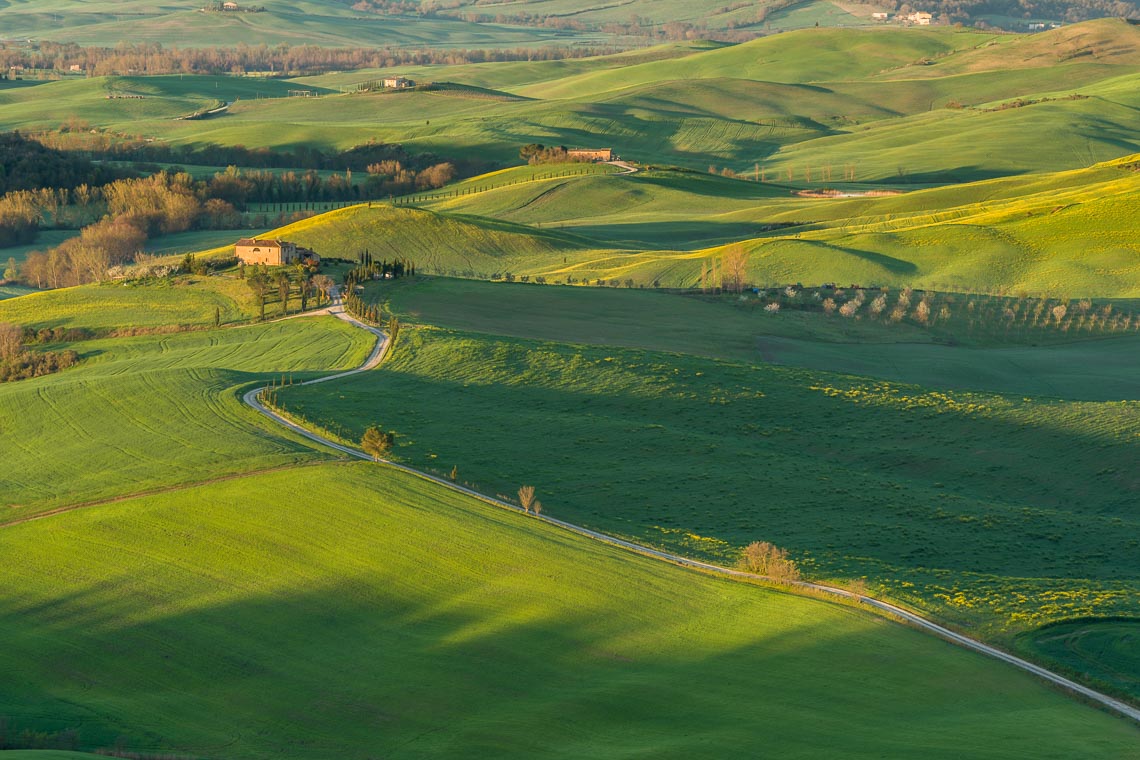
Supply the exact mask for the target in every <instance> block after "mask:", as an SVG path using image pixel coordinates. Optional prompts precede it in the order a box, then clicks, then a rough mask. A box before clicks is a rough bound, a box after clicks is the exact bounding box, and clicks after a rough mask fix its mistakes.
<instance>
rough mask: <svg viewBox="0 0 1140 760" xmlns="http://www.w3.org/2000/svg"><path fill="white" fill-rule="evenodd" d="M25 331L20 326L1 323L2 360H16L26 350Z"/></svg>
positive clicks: (0, 356)
mask: <svg viewBox="0 0 1140 760" xmlns="http://www.w3.org/2000/svg"><path fill="white" fill-rule="evenodd" d="M23 344H24V330H23V328H22V327H20V326H19V325H13V324H10V323H8V322H0V359H3V360H8V359H14V358H16V357H17V356H19V355H20V353H21V352H22V351H23V350H24V345H23Z"/></svg>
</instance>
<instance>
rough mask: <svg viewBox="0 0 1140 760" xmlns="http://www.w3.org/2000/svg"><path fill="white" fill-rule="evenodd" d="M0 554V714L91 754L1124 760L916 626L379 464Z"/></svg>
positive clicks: (1104, 734)
mask: <svg viewBox="0 0 1140 760" xmlns="http://www.w3.org/2000/svg"><path fill="white" fill-rule="evenodd" d="M331 483H336V489H335V493H334V492H333V491H332V490H330V488H329V485H330V484H331ZM0 546H2V547H3V551H18V552H19V553H20V556H21V561H20V562H19V563H8V564H6V565H5V566H4V567H3V569H0V575H2V577H3V582H2V583H0V589H3V591H0V630H2V631H3V636H4V640H5V642H6V644H5V647H4V648H3V651H2V652H0V662H2V667H3V669H4V672H5V673H7V674H8V677H6V678H5V679H4V680H3V681H2V682H0V710H2V711H3V713H4V714H5V715H7V716H9V725H10V726H28V725H30V726H34V727H36V728H39V729H40V730H54V729H59V728H63V727H75V728H78V730H79V734H80V738H81V741H82V743H83V746H86V747H106V746H109V745H110V744H112V743H113V742H114V741H115V739H116V737H122V738H121V739H120V740H119V743H120V744H121V745H123V746H125V748H127V749H129V750H134V751H149V752H156V751H164V752H177V753H181V754H191V755H194V756H199V757H221V756H224V757H227V758H255V757H266V756H269V755H275V756H283V757H317V756H319V757H334V756H335V757H342V758H366V757H375V756H376V755H377V753H381V754H383V755H384V756H387V757H394V758H399V757H456V756H471V755H473V754H476V755H494V756H496V757H546V756H550V757H554V756H559V757H561V756H569V755H573V756H578V757H582V756H598V755H605V756H607V757H643V756H645V755H646V753H649V754H652V755H653V756H655V757H663V758H672V757H676V758H681V757H686V758H705V757H707V758H714V757H724V756H725V755H726V754H731V753H740V752H743V753H745V754H750V755H755V754H764V753H769V752H776V753H780V754H787V755H800V756H820V755H825V754H829V753H831V752H833V751H835V750H836V748H840V747H841V748H842V752H843V754H844V755H845V756H847V757H852V758H871V757H874V758H883V757H900V758H901V757H913V756H914V753H915V752H920V753H921V754H922V755H923V756H925V757H932V758H951V757H960V756H961V755H962V753H967V754H969V755H970V756H971V757H977V758H986V757H993V758H998V757H1000V758H1003V759H1004V758H1009V757H1026V758H1028V757H1048V756H1056V757H1071V758H1078V757H1089V758H1093V757H1097V758H1100V757H1120V758H1127V757H1135V756H1136V754H1137V743H1136V732H1135V729H1134V728H1133V727H1132V726H1130V725H1128V724H1127V723H1126V722H1124V721H1122V720H1119V719H1116V718H1113V717H1110V716H1108V715H1106V714H1104V713H1101V712H1098V711H1096V710H1094V709H1092V708H1089V707H1086V706H1084V705H1081V704H1079V703H1077V702H1075V701H1073V700H1071V699H1069V698H1068V697H1066V696H1064V695H1061V694H1058V693H1056V692H1054V691H1052V690H1050V689H1048V688H1046V687H1044V686H1043V685H1041V684H1040V683H1039V682H1037V681H1035V680H1034V679H1033V678H1032V677H1030V676H1028V675H1026V674H1022V673H1020V672H1017V671H1014V670H1013V669H1011V668H1008V667H1006V666H1003V665H1000V664H997V663H994V662H993V661H990V660H988V659H985V658H983V657H981V656H979V655H974V654H971V653H967V652H964V651H962V650H959V649H956V648H954V647H952V646H950V645H949V644H946V643H944V642H941V641H939V640H937V639H935V638H933V637H930V636H928V635H925V634H922V633H918V632H915V631H912V630H910V629H908V628H905V627H903V626H899V625H896V624H894V623H890V622H887V621H885V620H882V619H878V618H875V617H872V616H869V615H867V614H864V613H862V612H860V611H857V610H853V609H850V608H845V607H837V606H833V605H830V604H827V603H823V602H820V601H815V600H809V599H802V598H796V597H792V596H787V595H784V594H781V593H777V592H772V591H766V590H763V589H759V588H755V587H751V586H747V585H743V584H734V583H730V582H726V581H721V580H715V579H711V578H704V577H701V576H700V575H697V574H694V573H690V572H686V571H682V570H680V569H678V568H675V567H671V566H668V565H665V564H662V563H657V562H652V561H650V560H647V559H641V558H637V557H633V556H630V555H626V554H622V553H619V552H617V551H616V550H613V549H610V548H607V547H604V546H601V545H598V544H595V543H592V542H588V541H586V540H584V539H580V538H576V537H573V536H571V535H567V534H565V533H562V532H560V531H557V530H555V529H552V528H548V527H546V526H544V525H542V524H540V523H538V522H536V521H534V520H531V519H527V518H524V517H522V516H519V515H515V514H510V513H506V512H500V511H498V510H495V509H492V508H488V507H487V506H485V505H482V504H479V503H477V502H473V501H472V500H471V499H468V498H466V497H461V496H458V495H456V494H452V493H449V492H444V491H442V490H441V489H439V487H437V486H434V485H431V484H429V483H426V482H424V481H421V480H418V479H415V478H411V477H408V476H404V475H398V474H396V473H392V472H388V471H385V470H382V469H379V468H377V467H375V466H373V465H369V464H364V463H360V464H356V465H352V466H344V465H340V466H337V465H325V466H321V467H315V468H306V469H304V470H301V471H291V472H288V473H274V474H268V475H260V476H255V477H251V478H247V479H242V480H239V481H231V482H227V483H220V484H215V485H210V486H205V487H202V488H197V489H193V490H190V491H184V492H180V493H176V494H167V495H163V496H153V497H147V498H143V499H136V500H132V501H130V502H126V503H122V504H118V505H110V506H104V507H95V508H91V509H86V510H81V511H77V512H72V513H69V514H66V515H60V516H57V517H54V518H52V519H51V520H50V521H40V522H35V523H28V524H25V525H20V526H15V527H12V528H7V529H4V530H0ZM96 546H97V547H98V551H92V547H96ZM837 662H840V663H842V665H843V667H842V668H836V663H837ZM758 694H768V695H778V698H777V697H770V698H759V697H758V696H757V695H758ZM45 716H51V717H50V718H49V717H45Z"/></svg>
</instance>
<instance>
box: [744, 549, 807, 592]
mask: <svg viewBox="0 0 1140 760" xmlns="http://www.w3.org/2000/svg"><path fill="white" fill-rule="evenodd" d="M740 564H741V566H742V567H743V568H744V569H745V570H747V571H748V572H750V573H756V574H757V575H763V576H764V577H766V578H770V579H772V580H774V581H779V582H782V583H786V582H788V581H797V580H799V579H800V570H799V568H798V567H797V566H796V563H795V560H791V559H788V552H787V550H786V549H781V548H780V547H778V546H776V545H775V544H770V543H768V542H767V541H753V542H752V543H750V544H749V545H748V546H746V547H744V551H743V552H742V555H741V561H740Z"/></svg>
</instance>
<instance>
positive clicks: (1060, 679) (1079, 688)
mask: <svg viewBox="0 0 1140 760" xmlns="http://www.w3.org/2000/svg"><path fill="white" fill-rule="evenodd" d="M325 313H328V314H330V315H332V316H335V317H337V318H338V319H341V320H344V321H345V322H348V323H350V324H353V325H355V326H357V327H360V328H361V329H364V330H367V331H369V332H371V333H372V334H373V335H376V336H377V343H376V347H375V348H374V349H373V350H372V354H371V356H369V358H368V360H367V361H365V363H364V364H362V365H361V366H359V367H357V368H356V369H352V370H348V371H345V372H338V373H335V374H332V375H328V376H326V377H321V378H317V379H316V380H308V381H306V382H304V383H299V385H313V384H316V383H322V382H327V381H329V380H336V379H339V378H342V377H348V376H350V375H356V374H359V373H361V372H367V371H368V370H370V369H374V368H375V367H377V366H379V365H380V364H381V363H382V362H383V361H384V359H385V358H386V357H387V355H388V348H389V346H390V345H391V341H390V340H388V336H387V335H386V334H385V333H384V332H383V331H382V330H380V329H379V328H376V327H371V326H369V325H366V324H364V323H363V322H361V321H359V320H357V319H355V318H353V317H352V316H350V315H349V314H347V313H346V312H345V311H344V307H343V305H342V303H341V299H340V295H339V293H337V292H336V291H334V295H333V305H332V306H330V307H329V308H328V310H327V312H325ZM263 390H266V386H263V387H260V388H254V389H252V390H249V391H247V392H246V393H245V394H244V395H243V396H242V401H244V402H245V403H246V404H248V405H249V406H250V407H252V408H253V409H255V410H256V411H258V412H260V413H261V414H263V415H265V416H266V417H269V418H270V419H271V420H273V421H274V422H276V423H278V424H279V425H282V426H284V427H286V428H288V429H289V430H291V431H293V432H294V433H297V434H299V435H301V436H304V437H305V438H308V439H309V440H311V441H313V442H315V443H319V444H320V445H322V446H326V447H328V448H332V449H335V450H336V451H339V452H340V453H342V454H346V455H348V456H350V457H354V458H356V459H362V460H365V461H368V462H375V463H377V464H382V465H386V466H387V467H390V468H392V469H395V470H399V471H401V472H404V473H407V474H409V475H413V476H415V477H418V478H420V479H423V480H428V481H431V482H432V483H435V484H437V485H441V486H444V487H445V488H449V489H451V490H452V491H457V492H459V493H462V494H465V495H467V496H471V497H473V498H475V499H477V500H479V501H481V502H483V503H485V504H489V505H491V506H494V507H499V508H501V509H507V510H510V511H512V512H517V513H524V510H523V509H522V507H520V506H518V505H516V504H511V503H510V502H507V501H503V500H502V499H497V498H494V497H492V496H488V495H486V494H483V493H480V492H478V491H476V490H474V489H472V488H469V487H467V486H463V485H460V484H458V483H455V482H453V481H451V480H448V479H446V478H443V477H440V476H438V475H433V474H431V473H428V472H424V471H423V470H417V469H415V468H414V467H409V466H408V465H405V464H400V463H398V462H393V461H391V460H389V459H381V458H377V457H373V456H371V455H370V454H366V453H365V452H363V451H361V450H360V449H356V448H353V447H352V446H346V445H343V444H340V443H337V442H335V441H332V440H330V439H328V438H325V437H324V436H322V435H320V434H318V433H314V432H313V431H311V430H309V429H307V428H305V427H304V426H302V425H300V424H298V423H296V422H293V421H292V420H289V419H287V418H286V417H284V416H283V415H281V414H279V413H278V412H276V411H274V410H272V409H269V408H267V407H266V406H265V405H264V404H262V403H261V400H260V399H259V398H258V396H259V394H260V393H261V391H263ZM534 517H535V518H536V519H538V520H541V521H542V522H545V523H547V524H548V525H553V526H556V527H558V528H562V529H563V530H566V531H569V532H571V533H575V534H577V535H579V536H583V537H585V538H590V539H593V540H595V541H599V542H601V543H604V544H608V545H610V546H615V547H618V548H621V549H626V550H628V551H632V552H634V553H636V554H640V555H642V556H644V557H650V558H653V559H659V560H663V561H665V562H669V563H671V564H675V565H680V566H682V567H688V568H692V569H695V570H702V571H705V572H708V573H713V574H716V575H720V576H725V577H729V578H737V579H740V580H751V581H762V582H765V583H775V584H777V585H779V586H784V587H789V588H791V589H793V590H794V589H800V590H804V591H812V592H816V593H822V594H829V595H832V596H835V597H838V598H841V599H844V600H847V601H853V602H856V603H857V604H859V605H866V606H867V607H870V608H872V609H873V610H875V611H877V612H879V613H885V614H884V615H883V616H884V617H888V618H889V617H894V618H897V619H899V620H901V621H903V622H905V623H909V624H910V625H911V626H913V627H915V628H918V629H920V630H923V631H926V632H928V633H932V634H934V635H936V636H938V637H939V638H941V639H943V640H945V641H948V642H950V643H952V644H956V645H958V646H961V647H963V648H965V649H969V650H972V651H974V652H977V653H979V654H983V655H986V656H988V657H992V658H994V659H996V660H1000V661H1002V662H1005V663H1007V664H1009V665H1013V666H1014V667H1016V668H1019V669H1021V670H1024V671H1026V672H1028V673H1030V674H1032V675H1035V676H1037V677H1038V678H1040V679H1042V680H1044V681H1046V682H1048V683H1051V684H1053V685H1054V686H1059V687H1061V688H1062V689H1065V690H1067V691H1069V692H1072V693H1073V694H1076V695H1078V696H1081V697H1084V698H1086V699H1088V700H1090V701H1092V702H1095V703H1097V704H1099V705H1101V706H1103V707H1107V708H1108V709H1109V710H1111V711H1113V712H1116V713H1119V714H1120V715H1122V716H1124V717H1127V718H1131V719H1132V720H1133V721H1136V722H1138V723H1140V708H1136V707H1133V706H1132V705H1130V704H1128V703H1126V702H1124V701H1122V700H1119V699H1116V698H1114V697H1110V696H1108V695H1107V694H1102V693H1101V692H1099V691H1096V690H1095V689H1092V688H1090V687H1088V686H1085V685H1083V684H1080V683H1077V682H1076V681H1073V680H1071V679H1069V678H1066V677H1064V676H1062V675H1060V674H1058V673H1054V672H1053V671H1051V670H1049V669H1048V668H1045V667H1042V666H1040V665H1036V664H1034V663H1032V662H1030V661H1028V660H1025V659H1022V658H1020V657H1017V656H1016V655H1013V654H1010V653H1009V652H1005V651H1003V650H1001V649H998V648H997V647H994V646H991V645H989V644H986V643H983V642H982V641H979V640H978V639H975V638H972V637H970V636H967V635H965V634H962V633H958V632H956V631H953V630H951V629H949V628H947V627H945V626H943V625H940V624H938V623H936V622H934V621H933V620H930V619H929V618H926V617H923V616H922V615H919V614H918V613H915V612H911V611H910V610H907V609H905V608H903V607H900V606H898V605H895V604H892V603H890V602H884V601H881V600H879V599H875V598H873V597H869V596H866V595H863V594H857V593H855V592H854V591H849V590H848V589H845V588H839V587H838V586H829V585H827V584H824V583H813V582H811V581H777V580H775V579H773V578H770V577H767V576H763V575H757V574H756V573H749V572H746V571H743V570H735V569H733V568H729V567H723V566H721V565H716V564H713V563H711V562H703V561H701V560H697V559H692V558H690V557H684V556H682V555H680V554H673V553H672V552H667V551H662V550H660V549H654V548H652V547H650V546H645V545H644V544H639V543H637V542H635V541H629V540H627V539H624V538H618V537H617V536H611V535H609V534H608V533H602V532H600V531H596V530H592V529H590V528H586V527H584V526H581V525H576V524H574V523H571V522H566V521H565V520H559V519H557V518H554V517H548V516H546V515H534Z"/></svg>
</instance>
